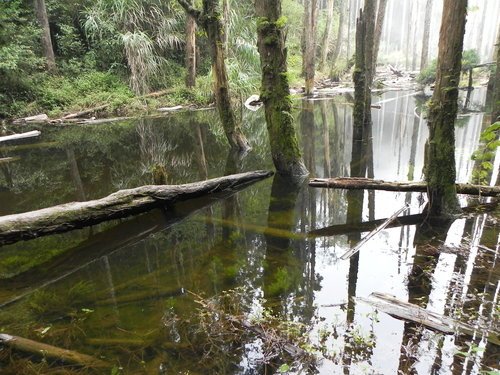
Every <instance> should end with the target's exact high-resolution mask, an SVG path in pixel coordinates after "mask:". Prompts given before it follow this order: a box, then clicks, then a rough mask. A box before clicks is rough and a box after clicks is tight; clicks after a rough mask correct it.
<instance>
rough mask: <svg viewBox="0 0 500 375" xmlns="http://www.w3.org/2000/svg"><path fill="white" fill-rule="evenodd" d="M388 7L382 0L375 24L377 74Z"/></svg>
mask: <svg viewBox="0 0 500 375" xmlns="http://www.w3.org/2000/svg"><path fill="white" fill-rule="evenodd" d="M386 6H387V0H380V1H379V4H378V10H377V21H376V23H375V35H374V38H373V39H374V40H373V68H372V71H373V73H374V74H375V72H376V67H377V58H378V51H379V49H380V39H381V38H382V30H383V28H384V19H385V8H386Z"/></svg>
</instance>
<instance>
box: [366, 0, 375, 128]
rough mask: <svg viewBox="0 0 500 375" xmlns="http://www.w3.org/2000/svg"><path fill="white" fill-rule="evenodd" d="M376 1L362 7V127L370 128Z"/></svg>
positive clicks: (367, 2) (368, 2)
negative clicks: (363, 93) (363, 35)
mask: <svg viewBox="0 0 500 375" xmlns="http://www.w3.org/2000/svg"><path fill="white" fill-rule="evenodd" d="M377 1H378V0H365V7H364V22H365V40H364V48H365V53H364V58H365V72H366V74H365V103H364V105H365V108H364V110H365V113H364V127H365V128H368V127H370V126H371V121H372V113H371V103H372V93H371V86H372V82H373V76H374V71H373V69H374V66H375V60H374V45H373V43H374V34H375V10H376V9H377Z"/></svg>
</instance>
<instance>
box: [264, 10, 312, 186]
mask: <svg viewBox="0 0 500 375" xmlns="http://www.w3.org/2000/svg"><path fill="white" fill-rule="evenodd" d="M255 11H256V15H257V17H258V19H259V21H258V24H257V34H258V41H257V44H258V49H259V54H260V65H261V69H262V86H261V94H260V99H261V100H262V102H263V103H264V107H265V116H266V123H267V130H268V133H269V141H270V142H271V155H272V158H273V163H274V166H275V167H276V170H277V171H278V172H279V173H280V174H285V175H294V176H302V175H306V174H307V173H308V172H307V169H306V167H305V166H304V162H303V160H302V156H301V154H300V149H299V143H298V140H297V135H296V133H295V127H294V125H293V122H294V121H293V116H292V113H291V112H292V102H291V99H290V86H289V83H288V76H287V62H286V56H287V49H286V46H285V38H286V36H285V35H286V34H285V30H284V29H285V26H286V25H285V23H284V18H283V17H282V16H281V0H256V1H255Z"/></svg>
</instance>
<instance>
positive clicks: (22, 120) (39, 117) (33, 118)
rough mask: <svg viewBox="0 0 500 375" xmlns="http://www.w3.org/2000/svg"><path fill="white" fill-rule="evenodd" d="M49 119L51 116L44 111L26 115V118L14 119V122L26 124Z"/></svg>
mask: <svg viewBox="0 0 500 375" xmlns="http://www.w3.org/2000/svg"><path fill="white" fill-rule="evenodd" d="M48 120H49V116H47V115H46V114H45V113H42V114H40V115H35V116H29V117H24V118H20V119H17V120H14V121H13V123H14V124H25V123H27V122H30V123H36V122H47V121H48Z"/></svg>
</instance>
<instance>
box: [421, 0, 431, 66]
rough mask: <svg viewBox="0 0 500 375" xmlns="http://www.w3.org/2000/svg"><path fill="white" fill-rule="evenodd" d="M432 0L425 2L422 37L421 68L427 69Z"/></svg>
mask: <svg viewBox="0 0 500 375" xmlns="http://www.w3.org/2000/svg"><path fill="white" fill-rule="evenodd" d="M431 13H432V0H427V3H426V4H425V18H424V35H423V38H422V56H421V57H420V70H423V69H425V67H426V66H427V62H428V58H429V36H430V32H431Z"/></svg>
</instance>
